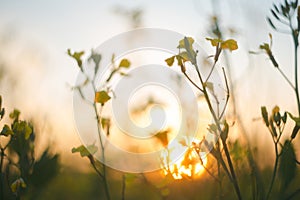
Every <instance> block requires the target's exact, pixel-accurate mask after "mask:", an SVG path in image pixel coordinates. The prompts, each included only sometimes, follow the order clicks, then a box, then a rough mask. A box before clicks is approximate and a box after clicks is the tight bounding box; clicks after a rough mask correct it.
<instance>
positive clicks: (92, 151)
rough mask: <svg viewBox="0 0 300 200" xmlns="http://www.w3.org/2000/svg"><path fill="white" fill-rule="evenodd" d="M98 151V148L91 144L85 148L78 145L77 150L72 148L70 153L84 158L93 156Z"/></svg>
mask: <svg viewBox="0 0 300 200" xmlns="http://www.w3.org/2000/svg"><path fill="white" fill-rule="evenodd" d="M97 151H98V148H97V147H96V146H95V145H94V144H92V145H89V146H87V147H85V146H83V145H80V146H79V147H77V148H72V153H76V152H79V153H80V156H81V157H85V156H89V155H93V154H95V153H96V152H97Z"/></svg>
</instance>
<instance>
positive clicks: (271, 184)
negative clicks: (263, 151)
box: [266, 142, 279, 200]
mask: <svg viewBox="0 0 300 200" xmlns="http://www.w3.org/2000/svg"><path fill="white" fill-rule="evenodd" d="M274 144H275V154H276V158H275V164H274V169H273V175H272V179H271V183H270V187H269V190H268V193H267V197H266V200H268V199H269V197H270V194H271V191H272V188H273V185H274V181H275V177H276V173H277V168H278V159H279V155H278V143H277V142H275V143H274Z"/></svg>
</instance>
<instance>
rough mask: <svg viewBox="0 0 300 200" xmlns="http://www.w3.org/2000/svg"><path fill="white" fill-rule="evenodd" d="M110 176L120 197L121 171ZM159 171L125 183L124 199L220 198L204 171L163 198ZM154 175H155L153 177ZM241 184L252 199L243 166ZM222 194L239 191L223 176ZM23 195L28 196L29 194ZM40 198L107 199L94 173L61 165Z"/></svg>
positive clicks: (293, 187) (231, 196)
mask: <svg viewBox="0 0 300 200" xmlns="http://www.w3.org/2000/svg"><path fill="white" fill-rule="evenodd" d="M109 174H110V177H113V178H111V179H110V182H109V185H110V191H111V195H112V199H117V200H118V199H121V191H122V190H121V188H122V178H121V177H122V174H121V173H120V172H116V171H114V170H110V171H109ZM157 174H159V172H156V173H152V174H150V175H147V174H145V176H146V177H148V180H149V181H147V182H145V181H144V180H143V179H142V178H140V177H139V178H137V179H136V180H134V181H132V182H130V183H129V184H127V185H126V191H125V199H128V200H140V199H143V200H160V199H168V200H169V199H170V200H177V199H178V200H199V199H201V200H202V199H203V200H208V199H217V198H218V183H217V182H216V181H215V180H214V179H212V178H211V177H209V175H208V174H207V173H205V172H204V174H203V175H201V177H199V178H197V179H182V180H174V181H173V182H171V183H170V184H168V185H167V186H166V187H167V188H168V190H169V192H170V193H169V195H168V196H167V197H165V198H163V197H162V196H161V194H160V190H159V189H158V188H156V186H155V183H158V182H160V181H162V179H163V178H161V179H160V180H158V179H157V177H158V176H156V175H157ZM262 174H263V180H264V186H265V187H267V186H268V184H269V182H270V177H271V168H267V169H264V170H262ZM299 174H300V170H299V169H298V171H297V175H296V177H295V179H294V181H293V182H292V183H291V185H290V186H289V188H288V189H287V190H286V191H285V193H286V194H290V193H291V192H292V191H295V190H296V189H298V188H299V185H300V175H299ZM153 176H156V178H155V179H156V180H155V181H153V180H152V179H153ZM151 177H152V178H151ZM238 177H239V184H240V186H241V189H242V191H241V192H242V195H243V198H244V199H252V188H251V174H250V171H249V170H248V169H247V168H244V169H240V170H239V171H238ZM222 191H223V195H222V196H221V199H236V195H235V193H234V192H233V188H232V184H230V183H229V180H228V179H227V178H226V177H224V178H223V181H222ZM278 191H279V184H278V183H277V184H275V187H274V191H273V193H272V196H271V198H270V199H275V200H276V199H279V195H278ZM299 198H300V194H298V195H296V196H295V197H293V198H292V199H295V200H296V199H299ZM24 199H29V198H28V197H27V198H26V197H25V198H24ZM37 199H65V200H77V199H78V200H81V199H91V200H93V199H105V196H104V190H103V184H102V183H101V181H100V179H99V178H98V176H97V175H96V174H95V173H84V172H80V171H77V170H74V169H69V168H62V170H61V172H60V173H59V174H58V176H56V178H54V179H53V180H52V181H50V182H49V183H48V185H47V186H45V187H43V188H42V191H40V193H39V196H38V197H37Z"/></svg>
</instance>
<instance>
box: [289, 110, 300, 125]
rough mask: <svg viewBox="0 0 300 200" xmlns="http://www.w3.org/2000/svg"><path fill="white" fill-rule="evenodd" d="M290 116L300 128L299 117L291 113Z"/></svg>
mask: <svg viewBox="0 0 300 200" xmlns="http://www.w3.org/2000/svg"><path fill="white" fill-rule="evenodd" d="M288 115H289V116H290V118H291V119H292V120H293V121H294V122H295V123H296V125H298V126H300V118H299V117H294V116H293V115H292V114H291V113H290V112H288Z"/></svg>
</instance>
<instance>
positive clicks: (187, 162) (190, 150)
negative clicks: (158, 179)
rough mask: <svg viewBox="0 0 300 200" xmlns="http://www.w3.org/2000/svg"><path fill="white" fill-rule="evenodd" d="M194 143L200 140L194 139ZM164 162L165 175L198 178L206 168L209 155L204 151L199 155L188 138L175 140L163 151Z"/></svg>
mask: <svg viewBox="0 0 300 200" xmlns="http://www.w3.org/2000/svg"><path fill="white" fill-rule="evenodd" d="M193 143H196V144H197V143H199V141H198V140H194V141H193ZM187 144H188V145H187ZM162 162H163V173H164V174H165V175H167V174H171V175H172V176H173V178H174V179H183V178H197V177H199V176H200V175H201V174H202V173H203V172H204V170H205V168H204V166H206V164H207V157H206V155H205V153H203V152H201V153H200V155H199V154H198V153H197V152H196V150H195V149H194V147H193V146H192V145H189V143H188V141H186V140H184V141H183V142H177V141H174V142H173V143H171V144H170V145H169V146H168V148H167V149H166V150H165V151H164V152H163V153H162Z"/></svg>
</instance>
